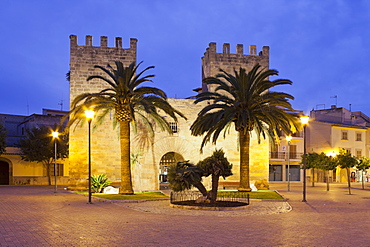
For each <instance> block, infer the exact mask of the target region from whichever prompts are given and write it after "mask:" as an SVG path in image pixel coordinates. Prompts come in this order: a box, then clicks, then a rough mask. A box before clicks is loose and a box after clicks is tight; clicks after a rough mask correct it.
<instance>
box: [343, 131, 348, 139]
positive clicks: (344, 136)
mask: <svg viewBox="0 0 370 247" xmlns="http://www.w3.org/2000/svg"><path fill="white" fill-rule="evenodd" d="M342 140H348V132H347V131H342Z"/></svg>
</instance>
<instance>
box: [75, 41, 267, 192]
mask: <svg viewBox="0 0 370 247" xmlns="http://www.w3.org/2000/svg"><path fill="white" fill-rule="evenodd" d="M70 41H71V54H70V83H71V86H70V99H71V101H72V100H73V99H74V98H75V97H76V96H77V95H79V94H81V93H84V92H91V93H92V92H98V91H100V90H102V89H103V88H105V87H106V86H107V85H105V84H104V82H102V81H98V80H91V81H89V82H87V81H86V78H87V77H88V76H90V75H96V74H99V73H100V71H99V70H96V69H94V65H101V66H105V65H107V64H108V63H109V64H111V65H114V61H116V60H119V61H122V62H123V63H124V65H125V66H128V65H129V64H130V63H131V62H135V61H136V43H137V40H136V39H130V47H129V48H126V49H125V48H122V39H121V38H116V47H114V48H110V47H107V45H106V44H107V38H106V37H101V40H100V46H97V47H94V46H92V37H91V36H87V37H86V43H85V45H82V46H80V45H78V44H77V37H76V36H74V35H71V36H70ZM223 47H224V50H223V52H222V53H217V52H216V44H215V43H210V45H209V48H208V49H207V51H206V52H205V54H204V57H203V58H202V68H203V77H207V76H210V75H213V76H214V75H216V74H217V73H218V72H219V69H220V68H223V69H224V70H226V71H228V72H232V70H233V69H234V68H238V67H240V66H242V67H245V68H246V69H250V68H251V67H253V66H254V65H255V63H257V62H259V63H261V64H262V66H264V67H265V68H268V66H269V65H268V61H269V53H268V47H264V48H263V50H262V51H261V52H260V53H259V54H258V55H257V52H256V48H255V46H251V47H252V48H253V49H252V48H251V51H252V53H251V54H249V55H244V54H243V46H242V45H237V54H232V53H230V49H229V47H230V46H229V45H228V44H224V46H223ZM202 90H203V91H204V90H206V91H209V90H212V88H207V87H205V85H202ZM169 102H170V103H171V105H172V106H173V107H174V108H175V109H177V110H179V111H181V112H182V113H183V114H184V115H185V116H186V117H187V120H184V119H179V121H178V122H177V123H175V122H173V123H171V126H172V128H173V130H174V134H173V135H169V134H167V133H164V132H159V131H158V132H156V133H155V137H154V139H151V138H148V135H146V132H145V129H143V128H142V129H139V131H138V134H136V135H132V137H131V145H132V146H131V154H132V155H133V156H135V157H136V158H135V160H136V161H137V162H135V164H132V171H133V175H132V176H133V185H134V190H135V191H139V190H157V189H159V188H161V186H165V183H166V171H167V168H168V166H169V165H171V164H173V163H175V162H178V161H183V160H190V162H193V163H197V162H198V161H199V160H202V159H204V158H205V157H207V156H210V155H211V154H212V152H213V151H214V150H215V149H216V148H222V149H223V150H224V151H225V154H226V157H227V158H228V159H229V161H230V162H231V163H232V164H233V173H234V175H233V176H231V177H228V180H229V181H234V182H238V181H239V150H238V145H237V138H238V137H237V133H236V132H235V131H234V130H231V131H230V133H229V134H228V135H227V136H226V138H225V139H223V138H220V139H219V140H218V142H217V145H211V144H208V145H207V146H206V147H205V148H204V150H203V152H202V153H201V152H200V146H201V142H202V137H194V136H191V134H190V130H189V129H190V126H191V124H192V123H193V122H194V120H195V119H196V116H197V114H198V112H199V111H200V110H201V109H202V108H203V107H204V106H205V104H207V103H204V104H197V105H195V104H194V99H191V98H189V99H169ZM163 114H164V113H163ZM92 125H94V120H93V122H92ZM87 137H88V128H87V125H86V124H85V125H78V126H75V127H74V128H73V130H71V131H70V137H69V140H70V146H69V148H70V155H69V161H70V164H69V179H70V180H69V188H70V189H86V186H87V182H86V178H87V172H88V169H87V162H86V161H87V159H88V157H87V145H88V144H87V141H88V140H87V139H88V138H87ZM91 141H92V143H91V149H92V151H91V163H92V174H101V173H104V174H106V175H107V177H108V178H109V180H110V181H112V182H113V184H117V185H118V184H119V181H120V155H119V154H120V146H119V139H118V132H117V129H114V128H113V119H112V118H106V119H105V121H104V123H103V124H102V125H101V126H99V127H97V128H95V129H94V131H93V132H92V137H91ZM144 144H145V145H144ZM82 147H86V148H82ZM250 156H251V160H250V164H251V174H250V175H251V182H252V183H254V182H255V181H256V180H259V179H266V180H268V164H269V143H268V141H267V140H264V141H262V142H261V143H260V144H258V142H257V138H256V137H255V136H252V140H251V155H250ZM206 184H207V181H206Z"/></svg>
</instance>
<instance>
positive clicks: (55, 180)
mask: <svg viewBox="0 0 370 247" xmlns="http://www.w3.org/2000/svg"><path fill="white" fill-rule="evenodd" d="M51 135H52V136H53V138H54V185H55V189H54V193H57V192H58V185H57V138H58V136H59V132H58V131H53V132H52V133H51Z"/></svg>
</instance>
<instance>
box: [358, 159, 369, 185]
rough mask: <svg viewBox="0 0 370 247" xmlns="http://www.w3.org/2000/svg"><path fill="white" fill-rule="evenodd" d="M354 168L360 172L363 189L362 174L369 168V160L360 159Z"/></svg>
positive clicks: (363, 180)
mask: <svg viewBox="0 0 370 247" xmlns="http://www.w3.org/2000/svg"><path fill="white" fill-rule="evenodd" d="M356 168H357V169H359V170H360V171H361V174H362V179H361V180H362V189H365V179H364V173H365V172H366V170H367V169H369V168H370V159H369V158H365V157H362V158H360V159H359V160H358V164H357V165H356Z"/></svg>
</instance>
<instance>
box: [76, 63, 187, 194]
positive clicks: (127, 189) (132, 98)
mask: <svg viewBox="0 0 370 247" xmlns="http://www.w3.org/2000/svg"><path fill="white" fill-rule="evenodd" d="M140 64H141V63H139V64H138V65H136V64H135V62H133V63H131V64H130V65H128V66H127V67H126V66H124V65H123V63H122V62H120V61H115V68H114V67H112V66H111V65H109V64H108V65H107V67H103V66H100V65H95V66H94V68H97V69H99V70H101V71H102V72H103V73H104V75H99V74H98V75H92V76H89V77H88V78H87V81H91V80H93V79H98V80H100V81H103V82H105V83H106V86H107V87H106V88H105V89H103V90H101V91H100V92H87V93H83V94H80V95H78V96H76V98H75V99H73V101H72V103H71V111H70V115H69V117H70V121H69V126H71V125H72V124H73V123H75V122H79V121H81V119H85V117H84V112H85V110H87V109H90V110H94V111H95V112H96V113H97V114H96V115H97V118H96V120H95V124H96V126H98V125H99V124H101V123H102V122H103V121H104V119H105V117H106V116H107V115H110V113H111V112H113V113H114V114H113V117H114V124H116V123H117V122H118V123H119V140H120V147H121V154H120V156H121V186H120V193H121V194H133V192H134V191H133V187H132V177H131V162H130V146H131V143H130V135H131V133H130V124H131V125H132V127H133V129H134V130H136V129H137V126H138V122H141V123H142V124H143V125H144V126H145V127H146V128H147V129H148V130H149V133H150V134H151V135H154V126H159V128H160V129H161V130H165V131H168V132H169V133H172V129H171V127H170V125H169V122H168V121H167V119H166V117H169V118H171V119H173V120H174V121H177V117H178V116H180V117H182V118H185V116H184V115H183V114H182V113H181V112H179V111H178V110H176V109H174V108H173V107H172V106H171V105H170V103H169V102H168V101H167V95H166V94H165V92H164V91H162V90H160V89H158V88H155V87H148V86H143V85H142V84H143V83H145V82H153V81H152V78H153V77H154V75H144V74H145V73H146V72H147V71H148V70H150V69H153V68H154V66H150V67H147V68H145V69H144V70H142V71H138V68H139V65H140Z"/></svg>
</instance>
